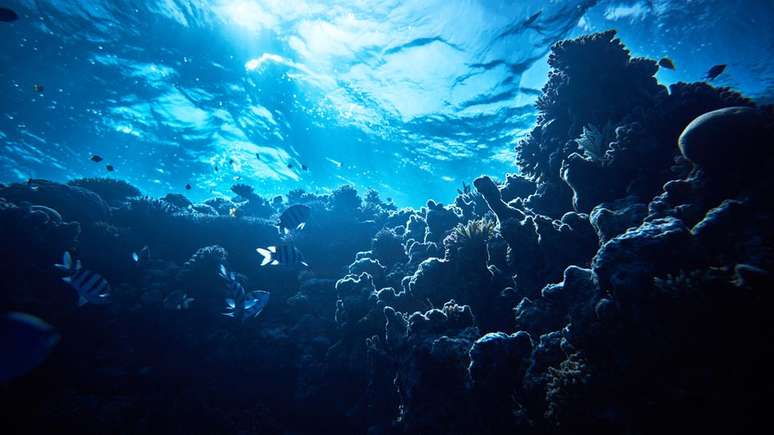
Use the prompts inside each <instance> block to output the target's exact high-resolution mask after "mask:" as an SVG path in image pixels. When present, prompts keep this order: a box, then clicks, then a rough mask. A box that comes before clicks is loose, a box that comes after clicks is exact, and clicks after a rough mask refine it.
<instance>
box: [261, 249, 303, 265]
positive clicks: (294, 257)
mask: <svg viewBox="0 0 774 435" xmlns="http://www.w3.org/2000/svg"><path fill="white" fill-rule="evenodd" d="M256 252H258V253H259V254H261V256H262V257H263V260H261V266H266V265H271V266H278V265H282V266H289V267H295V266H299V265H300V266H304V267H309V265H308V264H306V263H305V262H304V257H303V255H301V251H299V250H298V248H296V247H295V246H292V245H280V246H279V247H277V246H268V247H266V248H265V249H264V248H257V249H256Z"/></svg>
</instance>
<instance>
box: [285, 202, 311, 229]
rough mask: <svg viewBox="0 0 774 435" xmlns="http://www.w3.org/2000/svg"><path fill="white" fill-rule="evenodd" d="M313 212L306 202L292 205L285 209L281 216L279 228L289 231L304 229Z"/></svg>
mask: <svg viewBox="0 0 774 435" xmlns="http://www.w3.org/2000/svg"><path fill="white" fill-rule="evenodd" d="M311 213H312V209H311V208H309V207H308V206H306V205H304V204H296V205H291V206H290V207H288V208H286V209H285V211H283V212H282V214H281V215H280V217H279V225H278V227H279V230H280V232H283V231H284V232H285V234H287V233H289V232H290V230H302V229H304V225H306V221H307V220H309V215H310V214H311Z"/></svg>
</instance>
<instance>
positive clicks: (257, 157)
mask: <svg viewBox="0 0 774 435" xmlns="http://www.w3.org/2000/svg"><path fill="white" fill-rule="evenodd" d="M255 158H256V159H258V160H259V161H260V160H261V154H260V153H255Z"/></svg>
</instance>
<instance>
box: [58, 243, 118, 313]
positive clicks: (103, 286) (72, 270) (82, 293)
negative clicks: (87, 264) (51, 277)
mask: <svg viewBox="0 0 774 435" xmlns="http://www.w3.org/2000/svg"><path fill="white" fill-rule="evenodd" d="M54 266H55V267H56V268H57V269H59V270H61V271H64V272H67V273H69V274H70V275H69V276H65V277H64V278H62V281H64V282H66V283H67V284H70V287H72V288H74V289H75V291H77V292H78V306H79V307H80V306H82V305H85V304H87V303H91V304H98V305H101V304H108V303H110V284H108V282H107V280H106V279H105V278H103V277H102V276H101V275H100V274H98V273H95V272H92V271H90V270H86V269H84V268H82V267H81V261H80V260H77V261H75V262H74V261H73V257H72V256H71V255H70V253H69V252H65V253H64V255H63V256H62V264H55V265H54Z"/></svg>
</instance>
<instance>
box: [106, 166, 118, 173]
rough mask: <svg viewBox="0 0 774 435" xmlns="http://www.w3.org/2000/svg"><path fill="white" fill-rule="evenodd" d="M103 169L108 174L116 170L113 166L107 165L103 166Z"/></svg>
mask: <svg viewBox="0 0 774 435" xmlns="http://www.w3.org/2000/svg"><path fill="white" fill-rule="evenodd" d="M105 169H107V171H108V172H113V171H115V170H116V168H114V167H113V165H107V166H105Z"/></svg>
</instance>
